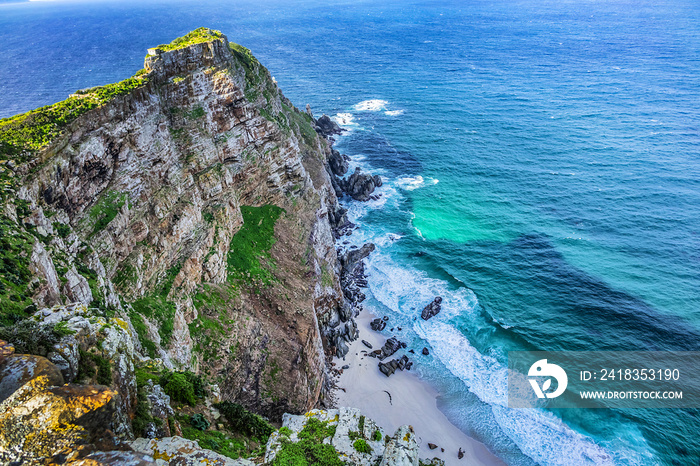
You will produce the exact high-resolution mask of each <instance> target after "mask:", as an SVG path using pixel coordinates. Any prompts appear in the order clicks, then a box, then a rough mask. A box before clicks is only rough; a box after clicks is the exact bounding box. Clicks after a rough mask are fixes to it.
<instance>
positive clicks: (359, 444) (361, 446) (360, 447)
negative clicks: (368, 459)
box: [352, 438, 372, 453]
mask: <svg viewBox="0 0 700 466" xmlns="http://www.w3.org/2000/svg"><path fill="white" fill-rule="evenodd" d="M352 446H353V447H354V448H355V450H356V451H358V452H360V453H372V447H370V446H369V444H368V443H367V441H366V440H365V439H363V438H358V439H357V440H355V441H354V442H353V444H352Z"/></svg>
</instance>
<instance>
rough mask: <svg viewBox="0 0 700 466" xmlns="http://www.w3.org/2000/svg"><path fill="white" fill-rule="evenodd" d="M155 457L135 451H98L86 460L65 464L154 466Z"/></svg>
mask: <svg viewBox="0 0 700 466" xmlns="http://www.w3.org/2000/svg"><path fill="white" fill-rule="evenodd" d="M153 464H154V460H153V457H152V456H150V455H146V454H144V453H136V452H133V451H120V450H113V451H98V452H95V453H91V454H89V455H87V456H86V457H84V458H81V459H78V460H75V461H70V462H68V463H65V465H66V466H152V465H153Z"/></svg>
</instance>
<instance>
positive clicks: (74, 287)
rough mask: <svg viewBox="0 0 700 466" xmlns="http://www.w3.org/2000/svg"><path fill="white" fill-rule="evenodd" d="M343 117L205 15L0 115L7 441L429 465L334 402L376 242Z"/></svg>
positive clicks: (138, 453) (51, 448) (280, 460)
mask: <svg viewBox="0 0 700 466" xmlns="http://www.w3.org/2000/svg"><path fill="white" fill-rule="evenodd" d="M340 131H341V129H340V128H339V127H338V126H337V125H336V124H335V123H334V122H333V121H332V120H331V119H330V118H328V117H327V116H325V115H324V116H322V117H320V118H318V119H315V118H314V117H313V115H312V113H311V110H310V109H308V108H307V110H306V111H305V112H301V111H299V110H298V109H297V108H295V107H294V105H292V103H291V102H290V101H289V100H288V99H287V98H286V97H285V96H284V95H283V94H282V92H281V91H280V89H279V88H278V87H277V84H276V82H275V80H274V79H273V78H272V76H271V75H270V73H269V72H268V71H267V69H265V68H264V67H263V66H262V65H261V64H260V63H259V62H258V61H257V60H256V59H255V57H254V56H253V55H252V54H251V52H250V51H249V50H247V49H246V48H244V47H242V46H239V45H237V44H233V43H230V42H228V40H227V38H226V37H225V36H224V35H223V34H221V33H220V32H218V31H213V30H209V29H205V28H201V29H198V30H196V31H193V32H192V33H190V34H188V35H186V36H184V37H181V38H178V39H176V40H175V41H173V42H172V43H170V44H166V45H161V46H158V47H156V48H153V49H149V50H148V55H147V56H146V59H145V63H144V69H143V70H141V71H139V72H138V73H137V74H136V75H135V76H133V77H132V78H129V79H127V80H125V81H122V82H120V83H116V84H111V85H107V86H103V87H98V88H92V89H85V90H81V91H78V92H76V93H75V94H73V95H71V96H70V97H69V98H68V99H67V100H65V101H63V102H59V103H57V104H54V105H51V106H47V107H42V108H40V109H37V110H33V111H30V112H28V113H25V114H22V115H17V116H15V117H12V118H7V119H3V120H0V189H1V191H0V244H1V248H0V255H1V257H0V267H1V269H0V463H2V464H71V465H98V464H134V465H141V464H154V463H155V464H204V463H206V464H221V465H227V464H231V465H233V464H253V463H252V462H251V460H249V459H241V458H250V459H253V460H254V461H255V463H261V462H264V463H266V464H307V463H308V464H343V463H348V464H368V465H369V464H382V465H399V464H401V465H404V464H405V465H409V464H411V465H417V464H418V463H419V459H418V446H417V444H416V441H415V438H414V436H413V431H412V428H410V427H408V426H404V427H400V428H399V429H398V430H397V431H396V433H394V432H387V433H385V432H383V431H382V430H381V429H380V428H379V427H378V426H377V425H376V424H374V422H372V421H371V419H369V418H365V416H363V415H362V414H361V413H359V412H358V411H357V410H351V409H347V408H340V409H337V410H334V409H332V408H333V405H334V399H333V391H332V390H333V387H334V376H335V375H336V374H337V373H338V371H336V370H335V368H334V367H333V363H332V358H333V357H338V358H343V357H345V356H346V355H347V353H348V350H349V345H350V344H352V342H354V341H355V340H357V338H358V336H359V333H358V325H357V322H356V317H357V316H358V314H359V312H360V310H361V306H362V304H361V303H362V301H363V300H364V299H365V296H364V294H363V293H362V288H363V287H365V286H366V285H367V282H366V280H365V277H364V265H363V259H364V258H366V257H367V256H368V255H369V254H370V253H371V252H372V250H373V249H374V245H372V244H366V245H365V246H363V247H361V248H355V249H349V250H346V249H344V248H342V247H340V246H338V245H337V244H336V240H337V239H338V238H341V237H342V236H344V235H347V234H350V233H351V232H352V230H353V229H354V228H356V226H355V225H353V224H352V223H350V222H349V221H348V219H347V217H346V215H345V213H346V210H345V209H344V208H343V207H342V206H341V205H340V203H339V199H340V198H342V197H343V196H346V195H347V196H350V197H351V198H353V199H357V200H361V201H364V200H369V199H372V198H373V197H374V196H376V195H377V194H376V193H375V192H374V190H375V188H376V187H378V186H381V184H382V180H381V178H380V177H378V176H372V175H371V174H367V173H362V172H360V171H359V170H358V171H355V172H354V173H352V174H351V175H350V176H347V177H346V178H343V177H344V176H345V175H346V173H347V171H348V167H349V165H348V158H347V157H346V156H344V155H342V154H340V153H339V152H338V151H337V150H335V149H333V147H332V142H333V141H332V137H333V135H337V134H339V133H340ZM397 343H398V342H397ZM387 345H389V343H387ZM387 345H385V346H384V347H382V348H381V349H380V350H378V351H380V356H381V358H380V359H383V358H384V357H388V356H390V355H391V354H393V353H392V349H393V348H394V346H395V345H394V344H393V343H392V345H390V346H387ZM399 345H400V344H399ZM394 352H395V349H394ZM393 363H394V361H393V360H392V361H391V362H389V363H387V365H388V366H390V367H393V366H392V364H393ZM396 364H397V367H396V368H393V370H396V369H397V368H398V369H404V368H409V369H410V365H409V366H408V367H407V365H406V361H403V360H399V362H398V363H396ZM387 375H389V374H387ZM311 410H314V411H311ZM304 413H306V414H304ZM280 426H281V427H280ZM278 427H279V428H278ZM304 461H306V462H304ZM424 464H428V463H424ZM436 464H437V463H436Z"/></svg>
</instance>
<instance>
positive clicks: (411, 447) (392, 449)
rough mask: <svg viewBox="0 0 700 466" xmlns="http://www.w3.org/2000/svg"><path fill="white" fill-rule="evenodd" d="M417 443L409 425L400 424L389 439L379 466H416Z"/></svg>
mask: <svg viewBox="0 0 700 466" xmlns="http://www.w3.org/2000/svg"><path fill="white" fill-rule="evenodd" d="M418 461H419V460H418V443H417V442H416V434H415V432H414V431H413V427H411V426H401V427H399V428H398V429H397V430H396V433H394V435H393V437H391V438H390V439H389V441H388V442H387V444H386V448H385V449H384V455H383V456H382V461H381V463H379V466H418Z"/></svg>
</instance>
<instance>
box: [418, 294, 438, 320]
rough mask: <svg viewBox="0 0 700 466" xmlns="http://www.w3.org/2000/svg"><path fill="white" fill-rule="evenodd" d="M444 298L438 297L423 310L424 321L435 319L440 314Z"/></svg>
mask: <svg viewBox="0 0 700 466" xmlns="http://www.w3.org/2000/svg"><path fill="white" fill-rule="evenodd" d="M441 303H442V298H441V297H440V296H438V297H437V298H435V299H434V300H433V301H432V302H431V303H430V304H428V305H427V306H425V307H424V308H423V311H422V312H421V314H420V316H421V317H422V318H423V320H428V319H430V318H431V317H435V316H436V315H438V314H439V313H440V309H441V307H442V305H441Z"/></svg>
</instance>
